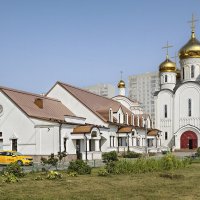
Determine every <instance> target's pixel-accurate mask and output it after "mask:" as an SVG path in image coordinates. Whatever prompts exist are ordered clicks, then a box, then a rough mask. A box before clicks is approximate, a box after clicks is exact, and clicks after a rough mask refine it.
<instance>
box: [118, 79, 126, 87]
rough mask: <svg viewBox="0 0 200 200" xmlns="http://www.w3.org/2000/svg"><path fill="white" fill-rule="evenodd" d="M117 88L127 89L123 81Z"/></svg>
mask: <svg viewBox="0 0 200 200" xmlns="http://www.w3.org/2000/svg"><path fill="white" fill-rule="evenodd" d="M117 87H118V88H125V82H124V81H123V80H120V81H119V83H118V85H117Z"/></svg>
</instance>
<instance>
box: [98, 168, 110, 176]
mask: <svg viewBox="0 0 200 200" xmlns="http://www.w3.org/2000/svg"><path fill="white" fill-rule="evenodd" d="M108 175H109V173H108V171H107V170H106V169H105V168H102V169H100V170H99V171H98V176H108Z"/></svg>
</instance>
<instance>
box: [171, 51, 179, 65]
mask: <svg viewBox="0 0 200 200" xmlns="http://www.w3.org/2000/svg"><path fill="white" fill-rule="evenodd" d="M172 58H174V62H175V63H176V64H177V58H178V54H177V52H175V55H174V57H172Z"/></svg>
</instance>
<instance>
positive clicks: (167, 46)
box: [162, 41, 173, 59]
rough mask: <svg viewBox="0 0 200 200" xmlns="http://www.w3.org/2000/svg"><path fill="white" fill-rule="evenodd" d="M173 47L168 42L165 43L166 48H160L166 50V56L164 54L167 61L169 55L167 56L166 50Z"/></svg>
mask: <svg viewBox="0 0 200 200" xmlns="http://www.w3.org/2000/svg"><path fill="white" fill-rule="evenodd" d="M171 47H173V46H172V45H169V43H168V41H167V44H166V46H164V47H162V49H166V50H167V52H166V53H167V54H166V58H167V59H169V54H168V49H169V48H171Z"/></svg>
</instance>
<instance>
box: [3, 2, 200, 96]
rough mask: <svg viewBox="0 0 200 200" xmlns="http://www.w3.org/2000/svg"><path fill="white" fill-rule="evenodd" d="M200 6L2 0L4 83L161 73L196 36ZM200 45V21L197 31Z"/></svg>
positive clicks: (87, 81)
mask: <svg viewBox="0 0 200 200" xmlns="http://www.w3.org/2000/svg"><path fill="white" fill-rule="evenodd" d="M199 8H200V0H139V1H138V0H29V1H27V0H0V69H1V71H0V75H1V78H0V85H2V86H7V87H13V88H17V89H22V90H26V91H30V92H37V93H43V92H46V91H48V90H49V89H50V87H51V86H52V85H53V84H54V83H55V82H56V81H57V80H60V81H63V82H66V83H70V84H72V85H76V86H79V87H84V86H88V85H93V84H96V83H111V84H115V85H116V84H117V82H118V80H119V79H120V71H121V70H122V71H123V72H124V73H123V78H124V80H125V81H126V82H127V79H128V76H129V75H133V74H139V73H144V72H150V71H156V70H158V66H159V64H160V63H161V62H162V61H163V60H164V59H165V51H164V50H162V46H164V45H165V44H166V42H167V41H169V43H170V44H173V46H174V47H173V48H171V49H169V54H170V55H171V56H174V54H175V52H176V51H178V50H179V49H180V48H181V47H182V46H183V45H184V44H185V43H186V42H187V41H188V39H189V38H190V32H191V29H190V25H189V24H188V23H187V21H189V20H190V19H191V16H192V13H194V14H195V16H196V18H199V19H200V11H199ZM196 34H197V37H198V38H199V39H200V21H199V22H198V23H197V25H196Z"/></svg>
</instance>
